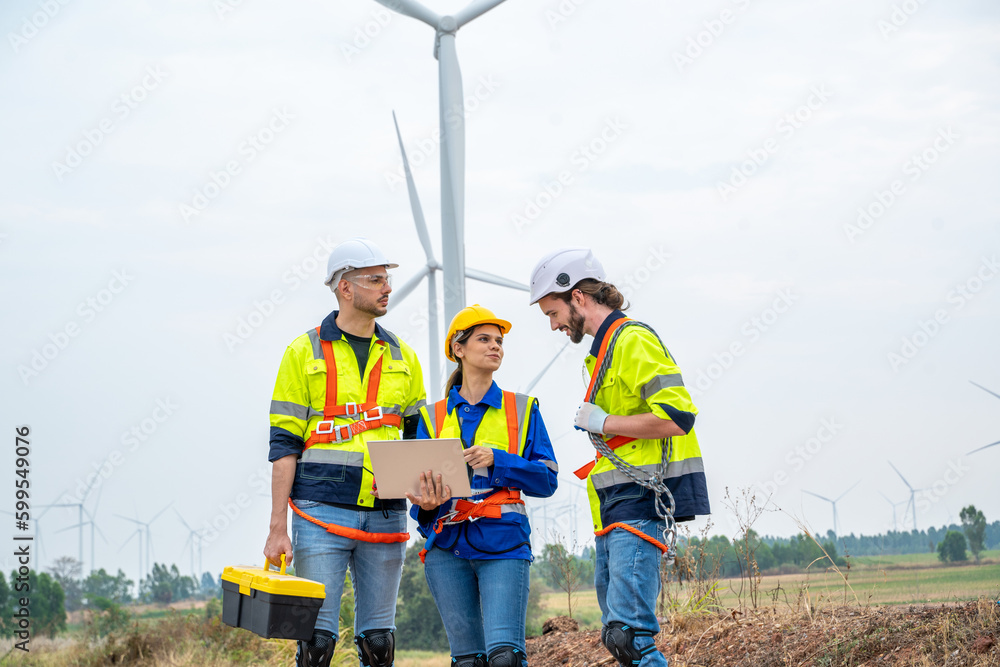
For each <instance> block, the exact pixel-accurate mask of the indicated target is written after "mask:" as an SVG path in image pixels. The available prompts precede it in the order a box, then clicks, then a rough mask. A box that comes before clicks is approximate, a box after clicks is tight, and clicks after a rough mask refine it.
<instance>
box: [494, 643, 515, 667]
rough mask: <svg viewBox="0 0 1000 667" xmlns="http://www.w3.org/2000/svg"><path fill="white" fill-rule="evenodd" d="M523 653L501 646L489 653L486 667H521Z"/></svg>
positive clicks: (510, 647)
mask: <svg viewBox="0 0 1000 667" xmlns="http://www.w3.org/2000/svg"><path fill="white" fill-rule="evenodd" d="M523 658H524V651H522V650H521V649H519V648H514V647H512V646H501V647H500V648H495V649H493V650H492V651H490V657H489V659H488V660H487V663H486V664H487V667H521V661H522V659H523Z"/></svg>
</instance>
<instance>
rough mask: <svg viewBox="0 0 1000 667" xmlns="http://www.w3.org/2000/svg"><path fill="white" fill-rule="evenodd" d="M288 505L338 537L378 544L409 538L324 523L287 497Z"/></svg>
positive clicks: (306, 518) (396, 534)
mask: <svg viewBox="0 0 1000 667" xmlns="http://www.w3.org/2000/svg"><path fill="white" fill-rule="evenodd" d="M288 506H289V507H291V508H292V511H293V512H295V513H296V514H298V515H299V516H300V517H302V518H303V519H305V520H306V521H309V522H311V523H314V524H316V525H317V526H319V527H320V528H323V529H325V530H326V532H328V533H333V534H334V535H339V536H340V537H346V538H347V539H349V540H358V541H360V542H374V543H378V544H394V543H397V542H406V541H407V540H409V539H410V534H409V533H368V532H365V531H363V530H358V529H356V528H347V527H345V526H338V525H337V524H335V523H324V522H323V521H320V520H319V519H317V518H315V517H311V516H309V515H308V514H306V513H305V512H303V511H302V510H300V509H299V508H298V507H296V506H295V503H293V502H292V499H291V498H289V499H288Z"/></svg>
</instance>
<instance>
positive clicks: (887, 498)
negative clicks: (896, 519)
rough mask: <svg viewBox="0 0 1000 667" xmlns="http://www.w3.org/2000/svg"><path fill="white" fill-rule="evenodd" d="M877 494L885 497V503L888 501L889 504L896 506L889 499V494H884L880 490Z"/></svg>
mask: <svg viewBox="0 0 1000 667" xmlns="http://www.w3.org/2000/svg"><path fill="white" fill-rule="evenodd" d="M878 494H879V495H880V496H882V497H883V498H885V501H886V502H887V503H889V504H890V505H892V506H893V507H895V506H896V503H894V502H892V501H891V500H889V496H887V495H885V494H884V493H882V492H881V491H879V492H878Z"/></svg>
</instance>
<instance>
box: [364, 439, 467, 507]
mask: <svg viewBox="0 0 1000 667" xmlns="http://www.w3.org/2000/svg"><path fill="white" fill-rule="evenodd" d="M367 444H368V454H369V456H370V457H371V461H372V472H373V473H374V474H375V485H376V486H377V487H378V496H379V498H385V499H389V498H405V497H406V492H407V491H409V492H411V493H412V494H413V495H414V496H418V497H419V496H420V473H421V472H426V471H427V470H430V471H431V472H432V473H433V475H434V477H435V478H437V475H439V474H440V475H441V479H442V482H443V483H444V484H446V485H448V486H449V487H451V496H452V498H468V497H469V496H471V495H472V487H471V486H470V485H469V472H468V471H469V466H468V465H466V463H465V459H464V458H463V457H462V441H461V440H459V439H458V438H435V439H426V440H369V441H368V443H367Z"/></svg>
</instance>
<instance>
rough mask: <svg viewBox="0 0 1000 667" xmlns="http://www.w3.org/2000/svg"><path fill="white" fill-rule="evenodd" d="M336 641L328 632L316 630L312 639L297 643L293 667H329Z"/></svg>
mask: <svg viewBox="0 0 1000 667" xmlns="http://www.w3.org/2000/svg"><path fill="white" fill-rule="evenodd" d="M336 646H337V640H336V639H334V637H333V633H332V632H330V631H328V630H316V631H315V632H313V636H312V639H310V640H309V641H307V642H304V641H300V642H299V650H298V651H297V652H296V653H295V667H330V660H331V659H332V658H333V649H334V648H336Z"/></svg>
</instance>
